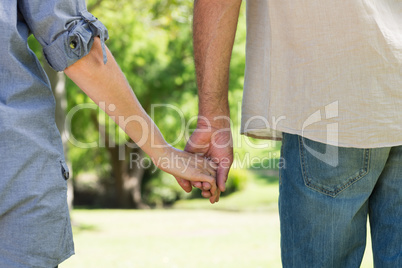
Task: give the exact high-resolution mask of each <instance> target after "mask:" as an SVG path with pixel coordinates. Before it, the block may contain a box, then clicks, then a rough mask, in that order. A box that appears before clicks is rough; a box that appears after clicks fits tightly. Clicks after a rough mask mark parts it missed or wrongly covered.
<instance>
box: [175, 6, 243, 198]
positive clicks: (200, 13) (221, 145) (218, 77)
mask: <svg viewBox="0 0 402 268" xmlns="http://www.w3.org/2000/svg"><path fill="white" fill-rule="evenodd" d="M240 6H241V0H220V1H216V0H195V2H194V25H193V40H194V41H193V42H194V58H195V67H196V74H197V85H198V96H199V108H198V109H199V119H198V122H197V129H196V131H195V132H194V133H193V134H192V136H191V137H190V139H189V141H188V143H187V146H186V149H185V150H186V151H189V152H194V153H202V154H204V155H205V156H206V157H210V158H211V159H212V161H214V162H216V163H217V164H218V170H217V183H218V187H219V189H220V190H221V191H224V190H225V183H226V180H227V175H228V173H229V169H230V166H231V164H232V161H233V149H232V138H231V132H230V117H229V116H230V114H229V102H228V87H229V65H230V58H231V55H232V49H233V43H234V39H235V34H236V28H237V21H238V17H239V11H240ZM178 181H179V184H180V185H182V187H183V188H184V189H185V190H186V189H189V187H190V188H191V185H190V184H189V183H188V182H185V181H182V180H180V179H178ZM195 186H196V187H200V188H203V189H204V190H206V189H208V188H209V185H206V184H204V185H203V187H201V184H200V183H196V184H195ZM203 195H204V196H205V197H209V196H210V193H208V192H207V191H203Z"/></svg>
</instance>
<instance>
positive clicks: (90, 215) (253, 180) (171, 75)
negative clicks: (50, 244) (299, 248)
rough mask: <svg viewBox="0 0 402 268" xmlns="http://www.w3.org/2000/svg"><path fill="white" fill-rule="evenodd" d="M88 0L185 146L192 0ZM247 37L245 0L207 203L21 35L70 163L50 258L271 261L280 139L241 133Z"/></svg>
mask: <svg viewBox="0 0 402 268" xmlns="http://www.w3.org/2000/svg"><path fill="white" fill-rule="evenodd" d="M87 5H88V10H89V11H90V12H91V13H93V14H94V15H95V16H96V17H98V18H99V19H100V20H101V21H102V22H103V24H105V26H106V27H107V28H108V30H109V35H110V40H109V41H107V43H106V44H107V46H108V47H109V49H110V50H111V51H112V53H113V55H114V56H115V58H116V61H117V62H118V63H119V65H120V67H121V69H122V71H123V72H124V74H125V75H126V77H127V79H128V81H129V83H130V85H131V86H132V88H133V90H134V92H135V93H136V95H137V97H138V98H139V100H140V102H141V103H142V105H143V107H144V108H145V110H146V111H147V112H148V113H149V114H150V115H151V116H152V118H153V119H154V121H155V122H156V124H157V125H158V126H159V128H160V130H161V131H162V133H163V134H164V135H165V138H166V140H167V141H168V142H170V143H173V145H175V146H176V147H178V148H180V149H183V148H184V146H185V144H186V140H187V139H186V138H187V137H188V136H189V135H190V134H191V129H194V128H195V125H196V118H195V116H196V115H197V111H198V110H197V88H196V83H195V70H194V63H193V50H192V49H193V47H192V30H191V29H192V27H191V25H192V11H193V1H191V0H147V1H131V0H88V1H87ZM245 41H246V22H245V5H244V3H243V7H242V10H241V16H240V19H239V25H238V32H237V35H236V41H235V46H234V50H233V57H232V61H231V70H230V72H231V76H230V91H229V100H230V108H231V117H232V131H233V138H234V154H235V160H234V163H233V167H232V170H231V172H230V174H229V180H228V185H227V191H226V192H225V193H224V194H223V196H222V197H221V200H220V202H219V203H217V204H214V205H211V204H209V202H208V200H206V199H202V198H201V196H200V192H199V191H193V192H192V193H190V194H187V193H185V192H184V191H183V190H182V189H181V188H180V187H179V185H178V184H177V182H176V180H175V179H174V178H173V177H172V176H170V175H169V174H165V173H163V172H160V171H159V170H157V169H156V168H155V166H153V165H152V163H151V161H150V159H149V158H148V156H147V155H145V154H144V153H143V152H142V151H141V150H140V149H139V148H136V147H134V148H133V146H131V145H132V142H131V141H130V140H129V139H128V137H127V136H126V135H125V134H124V133H123V132H122V131H120V130H119V128H118V127H116V125H115V124H114V123H113V122H112V121H111V120H110V119H109V118H108V117H107V116H105V114H104V113H103V112H102V111H101V110H100V109H94V107H93V105H91V104H93V103H92V101H91V100H90V99H89V98H88V97H87V96H86V95H85V94H84V93H83V92H82V91H81V90H80V89H79V88H78V87H77V86H76V85H74V83H72V82H71V81H70V80H68V79H66V77H65V76H64V74H63V73H56V72H54V71H53V70H51V69H50V68H49V66H47V64H46V62H45V61H44V60H43V56H42V51H41V47H40V46H39V45H38V43H37V42H36V40H35V39H34V38H33V37H32V36H31V38H30V40H29V45H30V47H31V49H32V50H33V51H34V52H35V53H36V54H37V56H38V57H39V58H40V59H41V62H42V64H43V65H44V67H45V70H46V71H47V73H48V76H49V79H50V81H51V83H52V87H53V90H54V94H55V98H56V102H57V110H56V120H57V125H58V127H59V130H60V132H61V133H62V137H63V143H64V146H65V152H66V159H67V161H68V163H69V166H70V171H71V176H70V178H71V179H70V180H69V202H70V207H71V220H72V224H73V232H74V237H75V247H76V255H75V256H73V257H72V258H70V259H69V260H67V261H65V262H64V263H63V264H62V265H60V266H59V267H62V268H67V267H86V268H88V267H97V268H99V267H147V268H148V267H152V268H153V267H172V268H173V267H212V268H213V267H281V263H280V250H279V247H280V242H279V239H280V234H279V217H278V209H277V198H278V167H279V150H280V142H271V141H263V140H255V139H252V138H248V137H243V136H241V135H239V124H240V113H241V110H240V109H241V100H242V88H243V78H244V77H243V76H244V74H243V72H244V67H245ZM165 104H169V105H171V106H166V105H165ZM155 105H156V106H155ZM172 107H173V108H172ZM66 118H67V121H68V122H71V124H70V123H67V124H65V122H66ZM183 124H184V125H183ZM133 156H134V158H133ZM133 163H142V164H141V165H136V164H133ZM366 259H367V258H366V257H365V263H368V262H367V260H366ZM366 267H370V266H366Z"/></svg>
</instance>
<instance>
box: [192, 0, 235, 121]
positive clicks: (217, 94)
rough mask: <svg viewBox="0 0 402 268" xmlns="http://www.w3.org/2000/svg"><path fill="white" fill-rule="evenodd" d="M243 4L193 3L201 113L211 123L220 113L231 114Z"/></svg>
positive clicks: (207, 0)
mask: <svg viewBox="0 0 402 268" xmlns="http://www.w3.org/2000/svg"><path fill="white" fill-rule="evenodd" d="M240 5H241V0H219V1H217V0H196V1H195V3H194V25H193V40H194V58H195V67H196V73H197V85H198V95H199V115H200V116H203V117H206V118H207V119H208V120H210V123H212V124H213V121H214V118H216V117H217V116H229V104H228V87H229V65H230V58H231V55H232V49H233V43H234V38H235V34H236V28H237V21H238V17H239V10H240ZM219 121H221V120H219ZM223 121H227V122H228V120H223ZM223 121H221V122H223Z"/></svg>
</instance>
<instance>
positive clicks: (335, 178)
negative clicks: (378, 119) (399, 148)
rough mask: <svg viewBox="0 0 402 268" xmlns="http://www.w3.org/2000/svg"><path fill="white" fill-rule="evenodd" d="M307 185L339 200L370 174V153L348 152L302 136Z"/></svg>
mask: <svg viewBox="0 0 402 268" xmlns="http://www.w3.org/2000/svg"><path fill="white" fill-rule="evenodd" d="M299 146H300V148H299V150H300V159H301V168H302V173H303V179H304V183H305V185H306V186H307V187H309V188H311V189H313V190H315V191H318V192H320V193H323V194H325V195H329V196H331V197H336V196H337V195H338V194H339V193H340V192H342V191H343V190H345V189H346V188H348V187H349V186H351V185H352V184H354V183H355V182H357V181H358V180H360V179H361V178H363V177H364V176H365V175H366V174H367V173H368V172H369V159H370V149H358V148H345V147H337V146H332V145H328V144H324V143H320V142H315V141H312V140H309V139H306V138H303V137H300V136H299Z"/></svg>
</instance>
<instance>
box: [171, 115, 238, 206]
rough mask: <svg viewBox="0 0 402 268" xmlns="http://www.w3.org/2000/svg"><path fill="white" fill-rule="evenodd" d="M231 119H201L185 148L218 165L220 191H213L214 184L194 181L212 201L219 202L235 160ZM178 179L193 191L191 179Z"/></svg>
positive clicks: (193, 183) (187, 188)
mask: <svg viewBox="0 0 402 268" xmlns="http://www.w3.org/2000/svg"><path fill="white" fill-rule="evenodd" d="M229 120H230V119H229V118H224V119H222V118H219V119H217V120H215V121H221V122H223V123H221V124H217V123H216V122H209V121H208V120H207V119H206V118H204V119H202V120H199V123H198V125H197V129H196V130H195V131H194V133H193V134H192V135H191V137H190V139H189V140H188V142H187V145H186V148H185V151H187V152H191V153H195V154H200V155H202V156H204V157H206V158H208V159H210V160H211V161H212V162H214V163H215V164H217V166H218V168H217V170H216V174H217V175H216V181H217V186H218V191H217V192H216V194H212V193H211V191H210V190H211V189H213V188H214V186H213V185H211V184H209V183H208V182H204V183H202V182H192V185H193V186H195V187H197V188H200V189H201V190H202V195H203V196H204V197H206V198H210V202H211V203H214V202H218V201H219V196H220V192H221V191H222V192H223V191H225V184H226V181H227V177H228V173H229V169H230V166H231V165H232V162H233V148H232V147H233V144H232V135H231V131H230V124H229V122H228V121H229ZM225 121H226V122H225ZM176 179H177V182H178V183H179V184H180V186H181V187H182V188H183V189H184V190H186V191H187V192H189V191H191V183H190V182H189V181H187V180H183V179H182V178H177V177H176Z"/></svg>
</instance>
